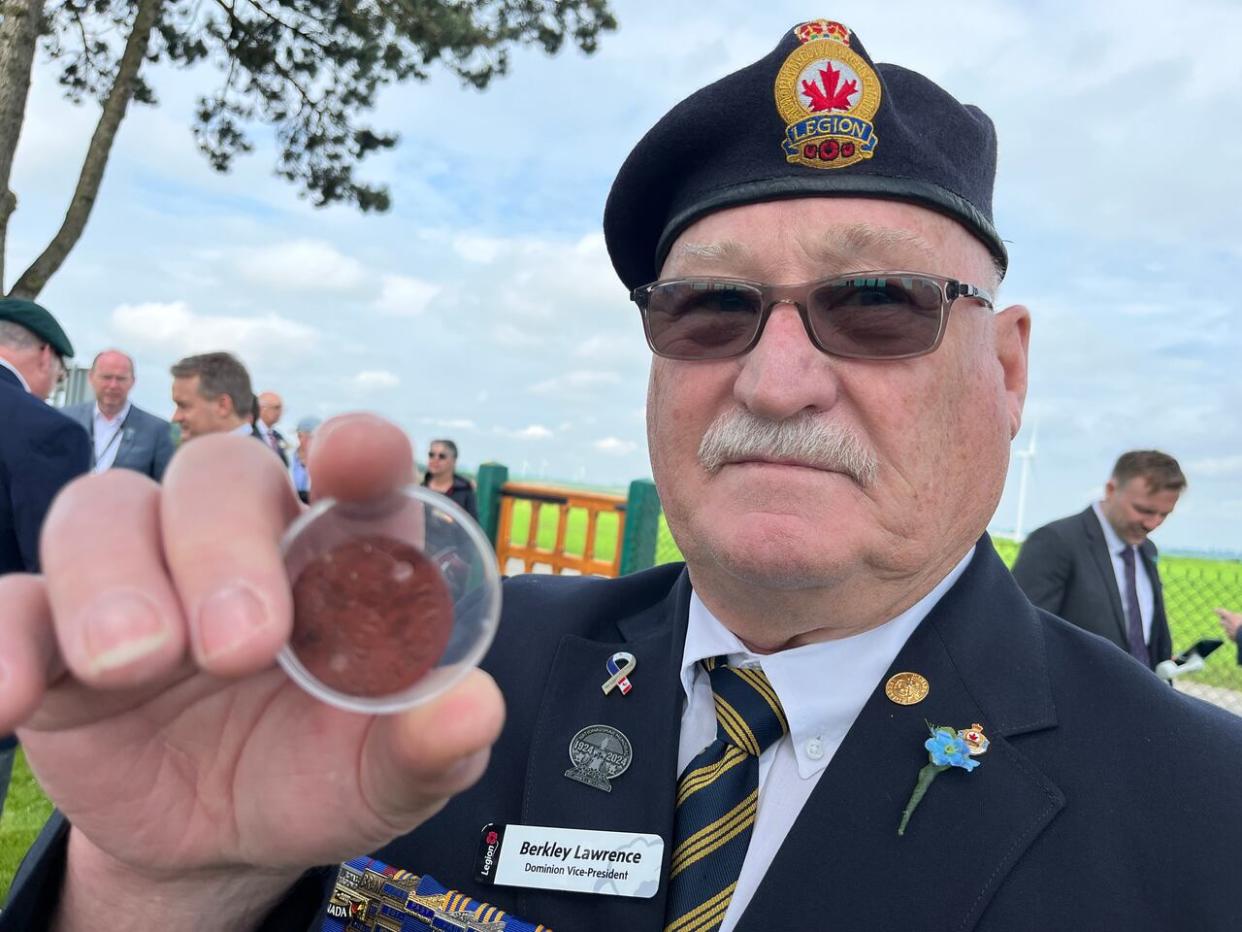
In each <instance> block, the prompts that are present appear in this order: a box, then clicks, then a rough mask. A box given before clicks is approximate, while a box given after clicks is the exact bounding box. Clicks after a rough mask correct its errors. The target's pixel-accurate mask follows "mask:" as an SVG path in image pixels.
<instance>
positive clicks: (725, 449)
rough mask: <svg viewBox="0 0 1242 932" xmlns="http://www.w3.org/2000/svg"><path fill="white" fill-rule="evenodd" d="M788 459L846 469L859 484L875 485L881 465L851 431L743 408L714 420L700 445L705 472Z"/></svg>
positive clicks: (810, 417)
mask: <svg viewBox="0 0 1242 932" xmlns="http://www.w3.org/2000/svg"><path fill="white" fill-rule="evenodd" d="M751 459H770V460H787V461H792V462H795V463H798V464H799V465H802V466H811V467H814V468H817V469H825V470H829V471H831V472H839V473H844V474H845V475H847V476H849V477H850V478H852V479H853V480H854V481H855V482H857V483H858V484H859V485H861V486H862V487H863V488H866V487H867V486H869V485H871V484H873V483H874V482H875V480H876V474H877V473H878V472H879V469H880V464H879V461H878V460H877V458H876V455H875V454H874V453H873V452H872V451H871V450H870V449H869V448H868V447H867V446H866V444H864V443H863V442H862V440H860V439H859V437H858V435H857V434H856V433H854V431H852V430H850V429H849V428H848V427H845V426H843V425H841V424H836V423H834V422H832V421H825V420H822V419H820V418H819V417H817V416H816V415H814V414H811V413H803V414H799V415H795V416H794V417H791V418H785V419H784V420H781V421H774V420H771V419H769V418H765V417H759V416H757V415H755V414H751V413H750V412H749V411H747V410H745V409H744V408H737V409H735V410H733V411H728V412H726V413H724V414H722V415H720V417H718V418H716V420H714V421H712V423H711V426H710V427H708V428H707V432H706V433H705V434H704V435H703V440H702V442H701V443H700V444H699V462H700V463H701V464H702V465H703V468H704V469H706V470H707V471H708V472H709V473H713V474H715V473H717V472H719V471H720V469H721V467H723V466H725V465H726V464H728V463H732V462H737V461H739V460H751Z"/></svg>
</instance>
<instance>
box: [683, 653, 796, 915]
mask: <svg viewBox="0 0 1242 932" xmlns="http://www.w3.org/2000/svg"><path fill="white" fill-rule="evenodd" d="M703 666H704V667H705V668H706V669H707V672H708V676H710V677H711V681H712V693H713V694H714V698H715V700H716V740H715V741H713V742H712V743H711V744H710V745H708V747H707V749H706V750H704V751H703V752H702V753H700V754H699V755H698V756H697V757H696V758H695V759H694V760H692V761H691V762H690V764H689V765H688V766H687V767H686V770H685V772H684V773H683V774H682V775H681V779H680V780H679V781H678V783H677V828H676V839H677V843H676V844H675V845H674V847H673V860H672V863H671V865H670V867H669V893H668V907H667V910H666V913H665V917H666V919H665V926H664V932H715V930H717V929H719V928H720V923H721V921H722V920H723V919H724V914H725V910H727V909H728V908H729V900H730V899H731V898H732V896H733V889H734V888H735V887H736V886H737V878H738V875H739V874H740V873H741V871H742V861H743V860H744V859H745V857H746V848H747V847H748V846H749V845H750V835H751V830H752V828H753V827H754V824H755V813H756V811H757V810H758V808H759V755H760V754H762V753H763V751H764V749H765V748H767V747H768V746H769V745H771V744H772V743H774V742H775V741H777V740H779V739H780V737H781V736H782V735H784V734H787V733H788V732H789V722H787V721H786V720H785V713H784V712H783V711H782V710H781V704H780V700H779V699H777V697H776V691H775V690H774V689H772V685H771V684H770V683H769V682H768V678H767V677H766V676H764V675H763V672H762V671H760V670H758V669H744V668H741V667H729V666H726V665H725V663H724V658H723V657H722V658H715V659H710V660H705V661H703Z"/></svg>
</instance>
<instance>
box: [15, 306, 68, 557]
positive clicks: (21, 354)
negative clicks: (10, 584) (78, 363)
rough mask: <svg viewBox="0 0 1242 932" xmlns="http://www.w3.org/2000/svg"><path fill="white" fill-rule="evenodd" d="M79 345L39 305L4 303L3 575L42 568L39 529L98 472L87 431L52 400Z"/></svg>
mask: <svg viewBox="0 0 1242 932" xmlns="http://www.w3.org/2000/svg"><path fill="white" fill-rule="evenodd" d="M72 355H73V344H71V343H70V342H69V338H68V337H67V336H66V335H65V331H64V330H62V329H61V326H60V324H59V323H57V322H56V318H54V317H53V316H52V315H51V314H50V313H48V311H47V310H46V309H45V308H43V307H41V306H40V305H38V304H35V303H34V302H33V301H25V300H19V299H17V298H0V574H4V573H13V572H21V571H23V570H24V571H26V572H31V573H37V572H38V571H39V529H40V528H41V527H42V525H43V519H44V516H45V515H46V514H47V510H48V507H49V506H50V505H51V503H52V499H53V498H54V497H55V496H56V493H57V492H59V491H60V490H61V488H62V487H63V486H64V485H65V484H66V483H67V482H69V480H71V479H73V478H74V477H76V476H79V475H81V474H82V473H84V472H86V470H87V469H89V468H90V441H89V438H88V437H87V436H86V433H85V432H84V431H83V430H82V428H81V427H80V426H79V425H77V424H75V423H74V422H73V421H71V420H70V419H69V418H67V417H65V416H64V415H63V414H61V413H60V412H59V411H56V410H55V409H53V408H49V407H48V406H47V405H46V404H44V402H45V401H46V400H47V399H48V397H50V396H51V394H52V391H53V389H55V387H56V384H57V382H58V381H59V380H60V379H62V378H64V374H65V362H64V360H65V357H68V356H72Z"/></svg>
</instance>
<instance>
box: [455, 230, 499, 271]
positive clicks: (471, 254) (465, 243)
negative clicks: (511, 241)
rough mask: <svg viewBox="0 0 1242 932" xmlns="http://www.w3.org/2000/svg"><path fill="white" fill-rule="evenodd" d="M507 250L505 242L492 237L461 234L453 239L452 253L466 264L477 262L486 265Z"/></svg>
mask: <svg viewBox="0 0 1242 932" xmlns="http://www.w3.org/2000/svg"><path fill="white" fill-rule="evenodd" d="M506 249H507V244H506V242H505V240H502V239H498V238H497V237H494V236H479V235H477V234H474V233H462V234H460V235H458V236H455V237H453V251H454V252H455V253H457V255H459V256H461V258H463V259H465V260H466V261H467V262H478V263H482V264H483V265H488V264H490V263H492V262H495V261H496V259H497V257H499V256H500V254H501V253H502V252H505V251H506Z"/></svg>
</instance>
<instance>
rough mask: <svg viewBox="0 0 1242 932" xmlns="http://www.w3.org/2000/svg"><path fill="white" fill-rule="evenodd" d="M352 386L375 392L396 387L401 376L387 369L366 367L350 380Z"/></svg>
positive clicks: (399, 382)
mask: <svg viewBox="0 0 1242 932" xmlns="http://www.w3.org/2000/svg"><path fill="white" fill-rule="evenodd" d="M349 384H350V387H352V388H353V389H354V390H355V391H359V392H374V391H381V390H384V389H389V388H396V387H397V386H398V385H400V384H401V378H400V377H399V376H397V375H396V374H394V373H392V372H389V371H388V370H387V369H364V370H363V371H362V372H359V373H356V374H355V375H354V376H353V378H351V379H350V380H349Z"/></svg>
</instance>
